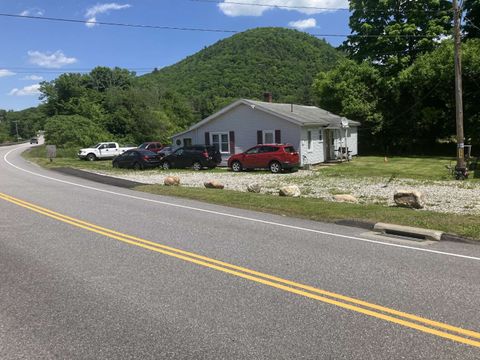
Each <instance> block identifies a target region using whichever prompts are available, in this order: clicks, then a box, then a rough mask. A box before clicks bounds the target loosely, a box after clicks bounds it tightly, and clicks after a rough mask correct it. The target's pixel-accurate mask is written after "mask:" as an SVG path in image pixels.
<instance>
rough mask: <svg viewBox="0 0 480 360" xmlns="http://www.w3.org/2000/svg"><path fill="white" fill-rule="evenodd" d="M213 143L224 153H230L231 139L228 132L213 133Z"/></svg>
mask: <svg viewBox="0 0 480 360" xmlns="http://www.w3.org/2000/svg"><path fill="white" fill-rule="evenodd" d="M210 136H211V144H212V145H213V146H215V149H217V150H218V151H220V152H221V153H223V154H229V153H230V141H229V136H228V133H211V134H210Z"/></svg>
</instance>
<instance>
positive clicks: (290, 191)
mask: <svg viewBox="0 0 480 360" xmlns="http://www.w3.org/2000/svg"><path fill="white" fill-rule="evenodd" d="M278 194H279V195H280V196H287V197H299V196H300V195H301V192H300V189H299V188H298V186H297V185H289V186H284V187H282V188H280V190H279V191H278Z"/></svg>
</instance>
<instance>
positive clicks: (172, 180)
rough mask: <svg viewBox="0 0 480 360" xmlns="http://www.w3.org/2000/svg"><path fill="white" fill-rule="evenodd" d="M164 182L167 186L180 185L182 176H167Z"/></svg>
mask: <svg viewBox="0 0 480 360" xmlns="http://www.w3.org/2000/svg"><path fill="white" fill-rule="evenodd" d="M163 183H164V184H165V186H178V185H180V178H179V177H178V176H167V177H166V178H165V179H164V180H163Z"/></svg>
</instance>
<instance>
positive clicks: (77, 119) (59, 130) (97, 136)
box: [45, 115, 111, 148]
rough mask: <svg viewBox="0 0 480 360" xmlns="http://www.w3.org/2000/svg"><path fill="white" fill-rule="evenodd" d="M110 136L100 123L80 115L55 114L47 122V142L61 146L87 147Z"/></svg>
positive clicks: (108, 138)
mask: <svg viewBox="0 0 480 360" xmlns="http://www.w3.org/2000/svg"><path fill="white" fill-rule="evenodd" d="M110 138H111V135H110V134H109V133H108V132H106V131H105V130H103V129H102V128H101V127H100V126H99V125H97V124H96V123H95V122H93V121H92V120H90V119H87V118H85V117H83V116H80V115H55V116H53V117H51V118H49V119H48V120H47V122H46V124H45V140H46V143H47V144H52V145H57V146H58V147H60V148H70V147H86V146H91V145H93V144H95V143H97V142H100V141H108V140H110Z"/></svg>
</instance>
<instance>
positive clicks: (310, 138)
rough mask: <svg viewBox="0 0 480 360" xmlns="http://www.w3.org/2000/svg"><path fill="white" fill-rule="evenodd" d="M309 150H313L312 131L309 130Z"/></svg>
mask: <svg viewBox="0 0 480 360" xmlns="http://www.w3.org/2000/svg"><path fill="white" fill-rule="evenodd" d="M307 141H308V150H312V131H311V130H308V131H307Z"/></svg>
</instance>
